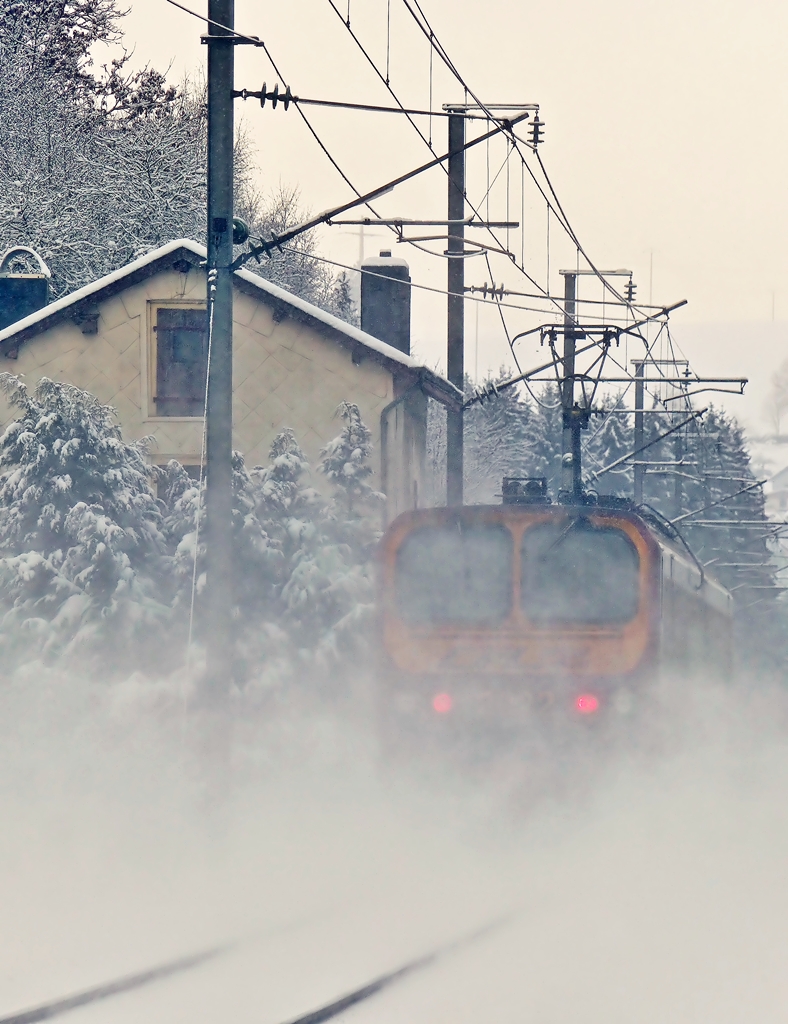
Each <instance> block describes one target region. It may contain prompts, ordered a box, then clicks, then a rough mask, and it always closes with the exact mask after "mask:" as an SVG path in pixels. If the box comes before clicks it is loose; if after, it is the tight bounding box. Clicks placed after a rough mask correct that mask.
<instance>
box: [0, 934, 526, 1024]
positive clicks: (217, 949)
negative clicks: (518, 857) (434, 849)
mask: <svg viewBox="0 0 788 1024" xmlns="http://www.w3.org/2000/svg"><path fill="white" fill-rule="evenodd" d="M510 920H511V915H509V916H506V917H502V918H497V919H496V920H494V921H492V922H490V923H488V924H486V925H484V926H483V927H481V928H478V929H476V930H474V931H473V932H471V933H469V934H467V935H464V936H462V937H461V938H459V939H456V940H454V941H453V942H450V943H447V944H445V945H443V946H439V947H437V948H435V949H433V950H431V951H430V952H428V953H426V954H423V955H421V956H418V957H416V958H414V959H412V960H409V961H407V962H406V963H404V964H401V965H400V966H398V967H396V968H395V969H393V970H391V971H387V972H385V973H384V974H380V975H378V976H377V977H375V978H373V979H372V980H371V981H369V982H367V983H365V984H364V985H361V986H360V987H358V988H356V989H353V990H352V991H350V992H346V993H345V994H344V995H342V996H339V997H338V998H336V999H332V1000H331V1001H330V1002H328V1003H326V1004H324V1005H323V1006H319V1007H317V1008H316V1009H313V1010H310V1011H308V1012H307V1013H304V1014H302V1015H300V1016H298V1017H294V1018H290V1019H289V1020H288V1021H285V1022H283V1024H322V1022H323V1021H328V1020H331V1019H332V1018H334V1017H337V1016H338V1015H339V1014H341V1013H343V1012H344V1011H345V1010H348V1009H350V1008H351V1007H353V1006H356V1005H358V1004H359V1003H363V1002H365V1001H366V1000H368V999H370V998H371V997H373V996H375V995H377V994H378V993H379V992H382V991H383V990H384V989H386V988H389V987H390V986H392V985H394V984H396V983H397V982H399V981H401V980H403V979H404V978H406V977H407V976H409V975H411V974H414V973H415V972H417V971H421V970H425V969H426V968H428V967H430V966H432V965H433V964H435V963H436V962H437V961H438V960H439V959H441V958H443V957H446V956H448V955H450V954H451V953H452V952H454V951H455V950H458V949H460V948H461V947H463V946H467V945H470V944H471V943H473V942H476V941H478V940H479V939H481V938H483V937H484V936H485V935H487V934H489V933H490V932H492V931H494V930H496V929H497V928H500V927H502V926H503V925H504V924H506V923H508V921H510ZM240 945H241V942H240V941H236V942H230V943H225V944H223V945H219V946H213V947H211V948H209V949H204V950H200V951H199V952H196V953H192V954H189V955H187V956H183V957H179V958H178V959H175V960H170V961H167V962H166V963H163V964H158V965H156V966H154V967H151V968H148V969H147V970H144V971H139V972H137V973H134V974H128V975H124V976H123V977H120V978H116V979H114V980H112V981H108V982H104V983H102V984H99V985H95V986H92V987H91V988H87V989H84V990H82V991H81V992H75V993H71V994H69V995H67V996H64V997H62V998H59V999H54V1000H51V1001H48V1002H45V1003H40V1004H39V1005H37V1006H33V1007H30V1008H28V1009H26V1010H22V1011H17V1012H14V1013H11V1014H8V1015H6V1016H3V1017H0V1024H37V1022H38V1021H45V1020H51V1019H53V1018H55V1017H60V1016H62V1015H63V1014H66V1013H69V1012H71V1011H72V1010H76V1009H79V1008H80V1007H84V1006H89V1005H90V1004H92V1003H96V1002H101V1001H104V1000H107V999H111V998H113V997H115V996H120V995H123V994H124V993H127V992H131V991H134V990H135V989H140V988H143V987H145V986H148V985H152V984H154V983H155V982H159V981H164V980H165V979H167V978H171V977H173V976H174V975H177V974H181V973H184V972H186V971H190V970H194V969H196V968H198V967H200V966H202V965H204V964H207V963H208V962H210V961H212V960H215V959H217V958H218V957H220V956H225V955H227V954H229V953H231V952H232V951H233V950H235V949H237V948H238V947H239V946H240Z"/></svg>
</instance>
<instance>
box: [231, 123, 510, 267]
mask: <svg viewBox="0 0 788 1024" xmlns="http://www.w3.org/2000/svg"><path fill="white" fill-rule="evenodd" d="M529 116H530V115H529V114H521V115H520V116H519V117H513V118H511V119H510V120H505V121H502V122H501V124H500V125H498V127H496V128H493V129H492V130H491V131H489V132H485V133H484V134H483V135H479V136H478V137H477V138H475V139H471V140H470V142H466V143H465V145H464V146H463V147H462V150H457V152H465V151H466V150H468V149H471V148H472V147H473V146H478V145H479V144H480V143H481V142H486V141H487V139H491V138H493V136H495V135H499V134H500V133H501V132H505V131H508V130H509V129H510V128H511V127H512V126H513V125H515V124H517V123H518V121H523V120H525V118H527V117H529ZM454 155H455V152H454V151H452V152H451V153H444V154H443V155H442V156H438V157H435V159H434V160H429V161H428V162H427V163H426V164H422V165H421V166H420V167H416V168H415V169H414V170H412V171H407V172H406V173H405V174H401V175H400V176H399V177H398V178H394V180H393V181H389V182H387V183H386V184H385V185H381V186H380V187H379V188H376V189H373V191H372V192H366V193H365V194H364V195H363V196H358V198H356V199H351V200H350V202H348V203H343V204H342V205H341V206H336V207H334V208H333V209H332V210H326V211H325V212H324V213H319V214H317V215H316V216H315V217H311V218H310V219H309V220H307V221H305V222H304V223H303V224H298V225H296V227H294V228H290V230H289V231H284V232H283V233H282V234H281V235H275V236H274V237H273V238H271V239H270V240H268V241H266V240H265V239H262V240H261V241H260V244H259V245H255V246H252V248H251V249H249V251H248V252H243V253H241V255H240V256H238V257H237V258H236V259H234V260H233V262H232V263H231V264H230V269H231V270H238V269H239V268H240V267H242V266H243V265H244V263H247V262H248V261H249V260H250V259H252V258H253V257H254V258H255V259H256V260H258V262H259V260H260V257H261V256H268V255H269V254H270V253H271V252H273V251H274V250H276V249H280V250H281V248H282V246H283V245H285V244H286V243H287V242H290V241H292V240H293V239H294V238H297V237H298V236H299V235H303V234H304V233H305V232H306V231H311V230H312V229H313V228H316V227H319V226H320V225H321V224H330V223H331V221H332V220H333V219H334V218H335V217H338V216H339V215H340V214H343V213H346V212H347V211H348V210H352V209H353V208H354V207H356V206H364V205H365V204H366V203H371V202H372V200H373V199H378V198H379V197H380V196H383V195H386V193H387V192H391V191H393V190H394V189H395V188H396V187H397V185H402V184H403V183H404V182H406V181H410V179H411V178H415V177H416V176H417V175H419V174H423V173H424V171H429V170H431V169H432V168H433V167H437V166H438V165H439V164H442V163H445V162H446V161H447V160H448V159H449V157H450V156H454Z"/></svg>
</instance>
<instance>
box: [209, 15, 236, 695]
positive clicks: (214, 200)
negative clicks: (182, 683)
mask: <svg viewBox="0 0 788 1024" xmlns="http://www.w3.org/2000/svg"><path fill="white" fill-rule="evenodd" d="M234 8H235V0H209V3H208V17H209V18H210V19H211V20H212V21H214V22H218V23H219V24H221V25H225V26H227V27H228V28H233V26H234V17H235V10H234ZM208 36H209V39H208V225H207V228H208V268H209V269H210V270H215V271H216V283H215V293H214V303H213V329H212V334H211V364H210V375H209V380H208V424H207V459H206V473H207V501H206V504H207V512H208V530H207V550H208V581H207V583H208V593H207V603H208V620H207V648H208V650H207V654H208V680H207V683H208V696H209V699H212V700H215V701H221V700H222V699H223V698H224V697H226V695H227V691H228V687H229V684H230V681H231V679H232V652H233V643H232V635H231V623H232V618H231V612H232V603H233V586H232V575H233V560H232V554H233V553H232V510H233V495H232V466H231V452H232V432H233V287H232V272H231V271H230V264H231V263H232V259H233V143H234V138H233V72H234V44H233V41H232V38H231V37H230V35H229V33H227V32H226V31H225V30H224V29H221V28H217V26H216V25H215V24H214V25H209V27H208ZM222 37H226V38H222Z"/></svg>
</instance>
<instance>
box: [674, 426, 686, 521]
mask: <svg viewBox="0 0 788 1024" xmlns="http://www.w3.org/2000/svg"><path fill="white" fill-rule="evenodd" d="M673 458H674V460H675V462H676V471H675V473H674V474H673V518H674V519H677V518H678V517H679V516H680V515H681V513H682V512H683V511H684V509H683V508H682V499H683V493H682V492H683V488H682V486H681V482H682V479H681V478H682V468H683V467H682V462H683V461H684V438H683V437H682V436H681V431H679V433H678V434H676V437H675V439H674V441H673Z"/></svg>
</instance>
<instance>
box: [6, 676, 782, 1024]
mask: <svg viewBox="0 0 788 1024" xmlns="http://www.w3.org/2000/svg"><path fill="white" fill-rule="evenodd" d="M329 694H334V696H331V697H330V698H329ZM369 695H370V681H369V680H368V679H363V678H359V679H358V680H355V681H353V682H350V683H349V682H348V681H347V680H344V681H342V682H341V683H339V682H336V681H330V680H326V681H325V685H324V687H323V690H322V694H321V697H320V699H319V700H318V699H317V698H316V697H315V696H314V694H312V695H311V696H308V694H307V691H306V689H304V691H303V692H299V691H296V692H289V693H276V692H272V693H269V694H267V695H264V694H261V693H259V692H258V693H257V694H256V695H255V696H254V697H252V696H250V695H249V694H247V695H246V696H244V695H240V694H237V695H235V696H234V697H233V700H232V710H231V712H230V715H229V718H230V721H231V725H230V727H229V728H225V726H224V725H223V724H222V723H223V721H225V720H223V719H221V717H220V716H217V714H216V713H213V712H207V711H205V710H200V708H199V706H198V705H197V703H196V702H195V700H194V693H193V690H192V688H191V687H190V686H189V685H188V681H185V680H184V679H182V678H176V679H173V680H167V681H163V682H156V681H153V682H151V681H146V680H143V679H142V678H139V677H135V678H132V679H130V680H128V681H127V682H126V683H124V684H122V685H120V686H113V687H108V686H104V685H101V684H100V683H94V682H90V681H87V680H84V679H74V678H67V679H66V678H62V677H60V676H58V675H57V674H55V673H47V672H46V671H44V670H36V671H33V670H28V671H27V673H26V674H25V675H20V676H18V677H16V678H15V679H14V680H12V681H10V682H6V683H5V684H4V686H3V689H2V695H1V696H0V730H1V732H2V747H1V748H0V801H2V814H3V822H4V828H3V830H2V834H0V862H1V864H2V870H0V905H2V908H3V925H4V927H3V939H2V943H3V946H2V968H0V979H1V980H0V999H1V1000H2V1001H1V1002H0V1016H2V1015H7V1014H10V1013H12V1012H13V1011H16V1010H21V1009H25V1008H28V1007H30V1006H34V1005H37V1004H40V1003H42V1002H45V1001H47V1000H51V999H56V998H58V997H62V996H65V995H67V994H71V993H73V992H76V991H79V990H80V989H83V988H88V987H90V986H92V985H96V984H99V983H101V982H105V981H109V980H111V979H113V978H115V977H120V976H122V975H125V974H129V973H132V972H134V971H138V970H141V969H144V968H147V967H150V966H154V965H156V964H158V963H161V962H164V961H167V960H169V959H173V958H175V957H178V956H181V955H184V954H187V953H190V952H195V951H198V950H200V949H204V948H208V947H212V946H215V945H219V944H223V943H232V944H234V945H232V947H231V948H229V949H228V950H227V951H226V952H225V953H223V954H222V955H220V956H217V957H216V958H215V959H213V960H211V961H210V962H208V963H205V964H203V965H202V966H198V967H195V968H193V969H192V970H190V971H186V972H183V973H182V974H180V975H176V976H173V977H171V978H169V979H166V980H162V981H159V982H156V983H154V984H151V985H149V986H147V987H145V988H141V989H138V990H136V991H134V992H130V993H128V994H125V995H119V996H116V997H113V998H112V999H111V1000H108V1001H104V1002H100V1003H96V1004H95V1005H93V1006H90V1007H86V1008H83V1009H80V1010H77V1011H74V1012H72V1013H70V1014H69V1015H68V1016H69V1019H70V1020H71V1021H73V1022H74V1024H80V1022H81V1021H83V1020H84V1021H87V1020H88V1019H89V1018H91V1019H95V1020H98V1019H101V1020H102V1021H111V1022H114V1021H117V1022H125V1021H129V1022H131V1021H139V1020H140V1019H145V1020H146V1021H149V1022H152V1024H155V1022H157V1021H162V1022H164V1021H167V1022H178V1021H184V1022H185V1021H187V1020H188V1021H190V1022H192V1024H201V1022H203V1021H205V1022H209V1021H217V1020H220V1019H222V1020H224V1019H232V1020H233V1021H235V1022H238V1024H243V1022H244V1021H246V1020H248V1021H253V1020H254V1021H256V1022H270V1024H277V1022H279V1021H287V1020H290V1019H292V1018H294V1017H297V1016H299V1015H301V1014H304V1013H306V1012H307V1011H309V1010H312V1009H315V1008H316V1007H319V1006H321V1005H323V1004H325V1003H328V1002H331V1001H332V1000H334V999H336V998H338V997H339V996H341V995H343V994H345V993H346V992H348V991H351V990H352V989H354V988H356V987H359V986H361V985H364V984H366V983H367V982H369V981H370V980H372V979H373V978H375V977H376V976H378V975H380V974H382V973H384V972H387V971H390V970H393V969H395V968H397V967H399V966H401V965H402V964H404V963H405V962H407V961H409V960H411V959H412V958H414V957H417V956H421V955H423V954H425V953H427V952H429V951H431V950H434V949H438V948H440V947H442V946H444V945H446V944H450V943H452V942H454V941H455V940H457V939H461V938H462V937H463V936H468V935H470V933H472V932H474V931H475V930H477V929H479V928H480V927H482V926H484V925H485V924H489V923H493V922H495V924H494V926H493V927H492V928H491V929H490V930H489V931H488V932H486V933H485V934H483V935H480V936H477V937H476V938H475V939H471V940H469V941H467V942H466V943H465V944H461V945H459V946H457V947H456V948H454V949H450V950H447V951H446V952H445V954H444V955H443V956H442V957H440V958H439V959H438V961H437V962H436V963H434V964H433V965H431V966H427V967H425V968H424V969H423V970H421V971H418V972H415V973H413V974H411V975H409V976H407V977H405V978H403V979H402V980H401V981H399V982H397V983H396V984H395V985H392V986H391V987H390V988H387V989H386V990H385V991H383V992H381V993H380V994H378V995H376V996H374V997H372V998H370V999H369V1000H368V1001H366V1002H364V1003H362V1004H360V1005H359V1006H357V1007H356V1008H354V1009H352V1010H348V1011H346V1012H345V1013H343V1014H342V1015H341V1017H339V1018H337V1019H342V1020H348V1021H350V1020H358V1021H360V1022H363V1021H366V1020H375V1021H379V1022H388V1021H391V1022H394V1021H405V1020H407V1021H415V1022H420V1021H425V1022H427V1021H430V1022H432V1024H435V1022H443V1021H446V1022H449V1021H452V1022H465V1021H468V1022H471V1021H473V1022H478V1021H481V1020H484V1021H502V1022H503V1021H522V1020H537V1019H538V1020H540V1021H547V1022H550V1021H559V1020H560V1021H564V1020H567V1019H571V1020H572V1021H580V1022H585V1021H588V1022H597V1021H600V1022H601V1021H603V1020H604V1021H607V1022H610V1021H612V1022H616V1021H619V1020H620V1021H622V1022H623V1021H631V1020H635V1019H636V1020H638V1021H644V1022H650V1021H664V1020H667V1019H670V1020H672V1021H680V1022H685V1021H686V1022H694V1021H698V1022H700V1021H704V1022H705V1021H708V1020H710V1019H713V1020H715V1021H719V1022H729V1021H730V1022H733V1021H745V1020H747V1021H750V1020H752V1019H758V1020H759V1021H770V1020H778V1019H780V1020H782V1019H783V1017H784V1011H785V1006H786V996H787V995H788V993H787V992H786V988H787V987H788V981H786V978H785V972H784V967H783V965H784V962H785V956H786V953H788V925H786V921H788V913H787V912H788V891H787V890H786V886H785V885H784V882H783V876H784V864H785V862H786V854H787V853H788V811H787V810H786V801H785V797H784V790H785V783H786V778H787V777H788V773H787V771H786V769H788V746H786V734H787V733H786V728H787V727H788V715H786V703H785V699H784V697H783V695H782V693H781V692H780V691H778V690H775V689H773V688H771V687H770V686H768V685H767V684H766V683H764V682H762V681H750V682H748V683H746V684H740V685H738V686H732V685H727V686H721V685H717V684H715V683H714V682H713V681H708V682H706V683H704V684H703V685H700V684H690V683H689V682H688V681H687V680H680V681H677V682H674V683H673V684H672V685H670V686H665V687H664V688H663V689H662V691H660V692H659V693H658V694H657V695H656V697H655V700H654V702H653V705H652V706H651V709H650V711H649V713H648V715H646V716H643V717H642V719H641V721H640V722H639V724H637V725H636V726H635V725H633V724H632V720H625V719H622V720H621V722H618V723H616V722H608V723H606V724H603V725H600V723H598V722H595V721H569V720H568V721H567V725H566V729H565V730H564V731H562V732H560V733H554V734H552V738H551V741H550V743H545V744H543V745H542V747H541V748H539V749H538V752H537V748H535V747H534V746H533V745H530V746H529V748H528V753H527V754H526V753H525V752H521V753H519V754H518V752H517V750H516V749H515V750H512V748H511V746H509V747H507V749H506V751H505V752H501V753H500V754H499V755H496V752H495V751H494V750H490V751H488V756H487V757H486V758H484V759H480V758H478V757H474V758H470V757H469V758H463V756H462V751H461V750H460V751H459V752H458V750H457V749H456V748H453V749H451V750H448V749H447V750H440V749H434V750H433V751H432V752H430V753H428V752H425V753H424V755H423V756H417V757H415V758H413V757H409V758H407V759H406V758H402V759H397V758H396V757H395V758H389V759H387V760H383V759H382V758H381V756H380V753H379V749H378V745H377V742H376V736H375V726H374V716H373V714H372V702H371V700H370V699H369ZM627 722H629V724H626V723H627ZM228 751H229V756H226V755H227V753H228Z"/></svg>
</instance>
